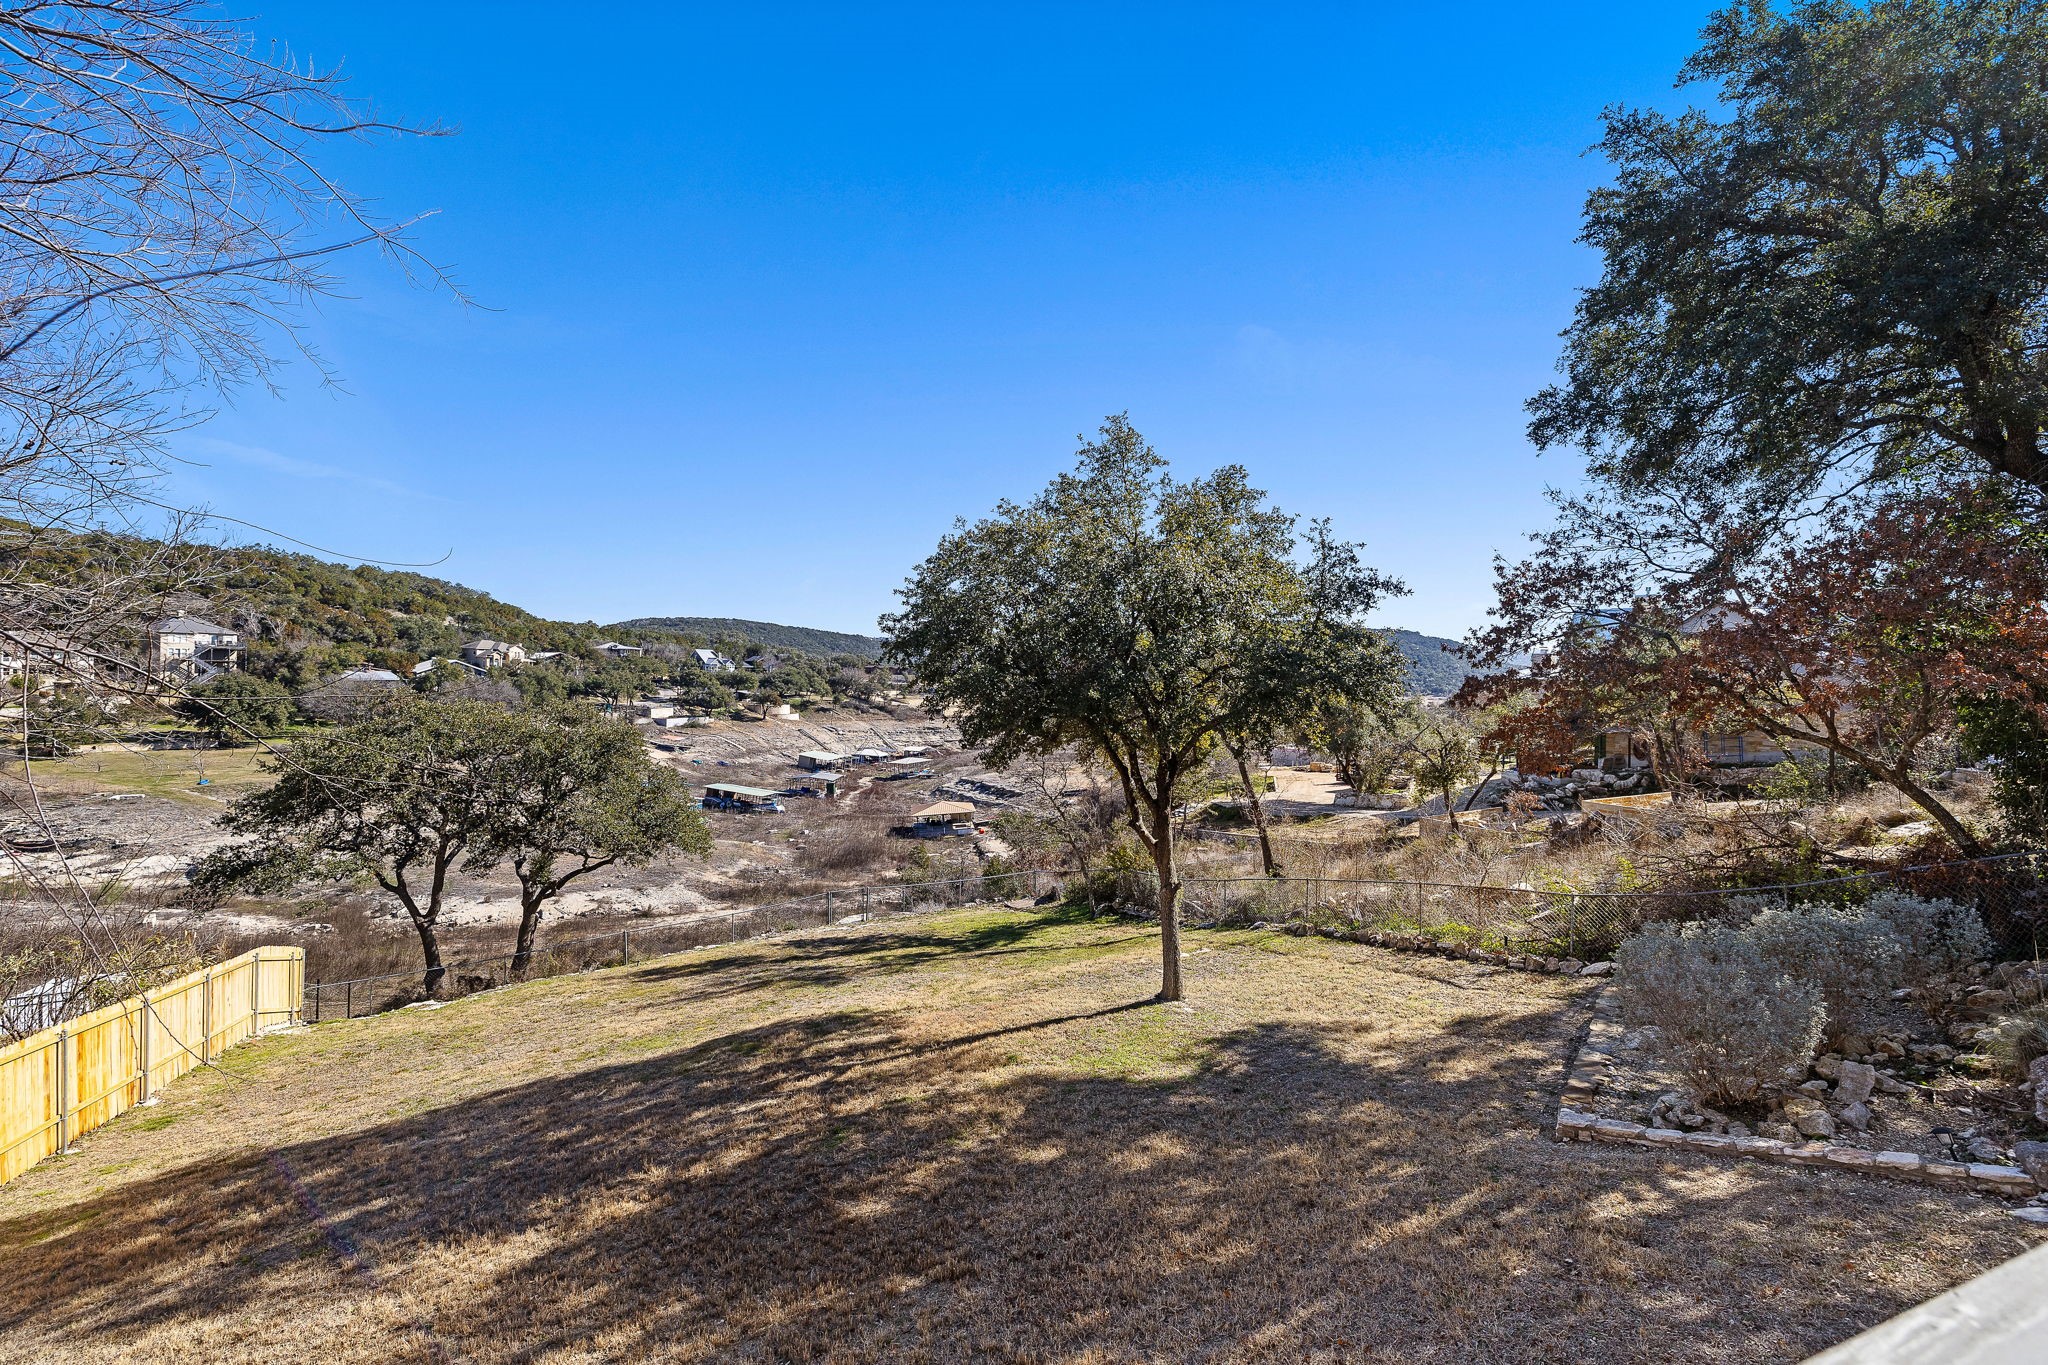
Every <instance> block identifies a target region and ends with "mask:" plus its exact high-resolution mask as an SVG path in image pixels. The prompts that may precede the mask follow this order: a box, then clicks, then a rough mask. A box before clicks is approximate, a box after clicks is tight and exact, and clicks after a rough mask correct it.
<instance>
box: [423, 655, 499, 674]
mask: <svg viewBox="0 0 2048 1365" xmlns="http://www.w3.org/2000/svg"><path fill="white" fill-rule="evenodd" d="M437 668H454V669H459V670H461V671H462V672H464V673H466V674H468V675H469V676H470V677H472V678H480V677H482V676H483V672H484V671H483V670H482V669H481V668H478V667H477V666H476V665H475V664H470V663H464V662H463V661H462V660H460V659H447V658H439V659H422V660H420V661H419V662H418V663H416V664H414V665H413V666H412V675H413V676H414V677H415V678H424V677H425V676H426V675H427V674H429V673H432V672H433V671H434V670H435V669H437Z"/></svg>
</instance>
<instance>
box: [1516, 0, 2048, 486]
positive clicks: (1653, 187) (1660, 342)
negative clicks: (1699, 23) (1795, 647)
mask: <svg viewBox="0 0 2048 1365" xmlns="http://www.w3.org/2000/svg"><path fill="white" fill-rule="evenodd" d="M1680 79H1681V82H1682V83H1683V82H1706V83H1710V84H1712V85H1713V86H1714V87H1715V94H1716V95H1717V96H1718V105H1717V107H1716V109H1715V110H1714V111H1713V112H1708V111H1703V110H1698V109H1695V110H1692V111H1690V112H1687V113H1684V114H1680V115H1676V116H1669V115H1665V114H1661V113H1657V112H1655V111H1651V110H1643V109H1625V108H1616V109H1612V110H1610V111H1608V113H1607V116H1606V124H1607V127H1606V135H1605V137H1604V139H1603V140H1602V142H1601V144H1600V147H1601V150H1602V151H1603V152H1604V153H1605V154H1606V156H1607V159H1608V160H1609V161H1610V162H1611V163H1612V165H1613V167H1614V171H1615V178H1614V183H1613V184H1612V185H1610V186H1607V187H1604V188H1602V189H1599V190H1596V191H1595V192H1594V193H1593V194H1592V195H1591V197H1590V198H1589V199H1588V201H1587V206H1586V223H1585V231H1584V234H1583V237H1582V240H1583V241H1585V242H1586V243H1587V244H1588V245H1590V246H1592V247H1594V248H1595V249H1597V250H1598V251H1599V252H1600V254H1601V257H1602V261H1603V272H1602V275H1601V278H1600V281H1599V283H1598V284H1597V285H1595V286H1594V287H1593V288H1591V289H1589V290H1588V291H1586V293H1585V295H1584V297H1583V299H1582V300H1581V302H1580V304H1579V308H1578V314H1577V317H1576V319H1575V320H1574V321H1573V323H1572V325H1571V328H1570V330H1569V331H1568V332H1567V333H1566V349H1565V354H1564V360H1563V366H1562V368H1563V370H1564V373H1565V378H1564V382H1563V383H1561V384H1559V385H1557V386H1556V387H1554V388H1551V389H1549V390H1546V391H1545V392H1544V393H1542V394H1541V395H1539V396H1538V397H1537V398H1536V399H1534V400H1533V402H1532V404H1531V410H1532V413H1533V415H1534V419H1535V420H1534V423H1533V425H1532V428H1531V432H1532V435H1533V436H1534V438H1535V439H1536V441H1537V442H1538V443H1539V444H1540V445H1543V446H1553V445H1568V446H1579V447H1583V448H1585V449H1586V450H1587V451H1588V452H1589V453H1590V454H1591V455H1592V457H1593V469H1594V472H1595V473H1596V474H1598V475H1601V476H1604V477H1606V478H1607V479H1609V480H1611V481H1612V483H1613V484H1614V486H1616V487H1617V488H1620V489H1622V490H1623V491H1632V490H1634V489H1636V488H1639V487H1641V486H1642V485H1643V484H1645V483H1646V482H1648V483H1655V482H1659V481H1664V480H1668V479H1670V478H1672V477H1681V478H1685V479H1688V480H1691V482H1692V488H1693V491H1694V492H1695V493H1696V494H1697V495H1699V496H1700V497H1701V499H1702V501H1703V502H1713V501H1717V500H1726V501H1733V502H1741V503H1744V504H1746V506H1747V508H1748V509H1749V511H1750V513H1751V514H1752V515H1756V516H1761V517H1765V518H1769V517H1772V516H1775V515H1777V514H1779V513H1781V512H1783V511H1785V510H1786V509H1788V508H1791V507H1795V506H1797V505H1798V504H1799V503H1800V502H1801V501H1802V500H1803V499H1804V498H1805V497H1806V496H1808V495H1809V494H1811V493H1813V492H1815V491H1817V490H1823V489H1826V488H1829V487H1837V488H1839V487H1840V486H1842V485H1843V484H1844V483H1845V482H1854V481H1859V480H1863V479H1868V478H1871V477H1876V478H1879V479H1888V478H1891V477H1893V476H1896V475H1898V474H1900V473H1903V472H1910V471H1912V470H1915V469H1920V468H1924V467H1926V466H1927V465H1929V464H1938V465H1949V466H1951V467H1954V466H1957V465H1960V466H1961V467H1964V468H1969V469H1973V470H1975V471H1978V472H1982V471H1985V470H1991V471H1996V472H1998V473H2000V474H2003V475H2005V476H2007V477H2010V478H2013V479H2016V480H2019V481H2021V482H2023V483H2027V484H2031V485H2033V486H2034V487H2036V488H2048V458H2044V453H2043V449H2042V431H2043V425H2044V422H2048V354H2044V346H2048V9H2044V8H2043V7H2042V6H2041V5H2039V4H2034V3H2029V2H2028V0H1873V3H1868V4H1850V3H1846V2H1845V0H1811V2H1810V3H1797V4H1791V5H1777V4H1772V3H1748V4H1739V5H1730V6H1729V7H1728V8H1726V9H1724V10H1722V11H1721V12H1719V13H1718V14H1716V15H1715V16H1714V18H1713V19H1712V21H1711V22H1710V23H1709V25H1708V27H1707V29H1706V31H1705V34H1704V35H1703V43H1702V45H1701V47H1700V49H1699V51H1698V52H1697V53H1696V54H1695V55H1694V56H1693V58H1692V59H1691V61H1690V62H1688V63H1687V65H1686V66H1685V68H1684V70H1683V71H1682V73H1681V77H1680Z"/></svg>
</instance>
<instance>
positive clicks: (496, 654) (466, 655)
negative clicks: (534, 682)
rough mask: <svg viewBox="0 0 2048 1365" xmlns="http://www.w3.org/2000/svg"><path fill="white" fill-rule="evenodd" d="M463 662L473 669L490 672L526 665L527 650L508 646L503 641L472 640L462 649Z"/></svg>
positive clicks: (517, 646)
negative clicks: (510, 666) (510, 665)
mask: <svg viewBox="0 0 2048 1365" xmlns="http://www.w3.org/2000/svg"><path fill="white" fill-rule="evenodd" d="M462 662H464V663H466V664H468V665H469V666H470V667H471V668H476V669H481V670H483V671H485V672H489V671H490V670H491V669H493V668H503V667H505V666H506V665H508V664H523V663H525V662H526V650H525V648H524V647H523V646H520V645H512V644H507V643H505V642H504V641H503V640H487V639H486V640H471V641H470V642H469V643H468V644H466V645H464V646H463V647H462Z"/></svg>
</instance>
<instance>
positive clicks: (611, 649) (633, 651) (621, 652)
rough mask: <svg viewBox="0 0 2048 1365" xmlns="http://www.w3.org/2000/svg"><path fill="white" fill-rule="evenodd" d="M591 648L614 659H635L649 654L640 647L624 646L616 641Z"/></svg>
mask: <svg viewBox="0 0 2048 1365" xmlns="http://www.w3.org/2000/svg"><path fill="white" fill-rule="evenodd" d="M591 648H592V649H594V650H596V651H597V652H598V653H599V654H607V655H610V656H611V657H612V658H614V659H634V658H638V657H639V656H640V655H642V654H645V653H646V652H647V651H646V650H645V649H642V648H641V647H640V646H639V645H622V644H620V643H619V642H618V641H616V640H606V641H605V642H604V643H602V644H596V645H592V646H591Z"/></svg>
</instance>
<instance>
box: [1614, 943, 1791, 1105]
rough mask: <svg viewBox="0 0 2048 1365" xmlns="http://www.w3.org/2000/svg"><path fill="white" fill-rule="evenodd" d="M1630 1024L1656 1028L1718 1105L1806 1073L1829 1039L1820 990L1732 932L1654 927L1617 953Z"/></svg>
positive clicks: (1683, 1069) (1675, 1061)
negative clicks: (1823, 1036)
mask: <svg viewBox="0 0 2048 1365" xmlns="http://www.w3.org/2000/svg"><path fill="white" fill-rule="evenodd" d="M1616 962H1617V965H1618V967H1619V969H1620V970H1619V980H1620V989H1621V1000H1622V1014H1623V1017H1624V1018H1625V1019H1626V1020H1627V1021H1628V1022H1629V1023H1630V1024H1631V1025H1634V1026H1637V1027H1642V1026H1654V1027H1655V1028H1656V1029H1657V1032H1658V1038H1659V1043H1660V1046H1661V1048H1662V1049H1663V1050H1664V1051H1665V1052H1666V1054H1667V1055H1668V1057H1669V1058H1670V1061H1671V1064H1672V1066H1673V1067H1674V1068H1675V1069H1676V1070H1677V1071H1678V1073H1679V1074H1680V1075H1682V1076H1683V1077H1685V1079H1686V1082H1687V1083H1688V1084H1689V1085H1691V1086H1692V1088H1693V1090H1694V1092H1695V1093H1696V1094H1697V1095H1698V1096H1699V1098H1700V1099H1701V1100H1703V1101H1705V1102H1706V1103H1709V1104H1723V1105H1726V1104H1749V1103H1753V1102H1754V1101H1755V1100H1757V1099H1758V1098H1759V1097H1760V1096H1761V1095H1762V1094H1763V1093H1764V1092H1765V1091H1767V1090H1770V1089H1772V1088H1774V1087H1776V1086H1779V1085H1783V1084H1784V1083H1785V1082H1786V1080H1787V1079H1788V1077H1789V1076H1790V1075H1792V1074H1795V1073H1800V1072H1803V1071H1804V1069H1805V1067H1806V1065H1807V1063H1809V1062H1811V1061H1812V1060H1813V1054H1814V1049H1815V1048H1816V1046H1818V1044H1819V1042H1820V1033H1821V1023H1822V1020H1823V1018H1824V1017H1825V1006H1824V1005H1823V1004H1822V1002H1821V993H1820V989H1819V987H1817V986H1815V985H1814V984H1813V983H1812V982H1809V981H1802V980H1797V979H1795V978H1793V977H1790V976H1787V975H1785V974H1784V973H1783V972H1782V971H1781V970H1780V969H1779V968H1778V967H1777V966H1776V965H1775V964H1774V963H1772V962H1771V961H1770V960H1769V959H1768V958H1766V957H1765V956H1764V955H1763V953H1762V952H1761V951H1760V950H1759V949H1758V947H1757V945H1756V943H1755V941H1754V940H1753V939H1752V938H1751V937H1750V935H1749V934H1747V933H1746V932H1744V931H1743V930H1741V929H1738V928H1735V927H1734V926H1732V925H1728V924H1721V923H1714V922H1708V923H1703V924H1684V925H1679V924H1652V925H1650V926H1649V927H1647V928H1645V929H1644V930H1643V931H1642V932H1641V933H1639V934H1637V935H1636V936H1635V937H1633V938H1631V939H1629V940H1628V941H1627V942H1625V943H1623V944H1622V945H1621V948H1620V950H1619V952H1618V953H1617V954H1616Z"/></svg>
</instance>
